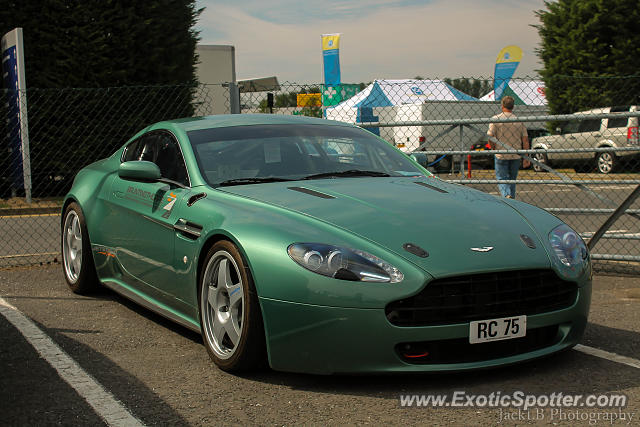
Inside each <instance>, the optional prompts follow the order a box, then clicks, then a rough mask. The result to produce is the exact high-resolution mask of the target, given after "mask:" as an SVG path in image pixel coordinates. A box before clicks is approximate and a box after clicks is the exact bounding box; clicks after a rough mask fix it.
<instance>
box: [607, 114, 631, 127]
mask: <svg viewBox="0 0 640 427" xmlns="http://www.w3.org/2000/svg"><path fill="white" fill-rule="evenodd" d="M628 120H629V118H628V117H616V118H615V119H609V124H608V125H607V128H608V129H611V128H626V127H627V121H628Z"/></svg>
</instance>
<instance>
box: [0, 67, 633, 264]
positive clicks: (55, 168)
mask: <svg viewBox="0 0 640 427" xmlns="http://www.w3.org/2000/svg"><path fill="white" fill-rule="evenodd" d="M589 83H591V86H594V85H595V86H596V87H598V86H599V87H600V88H601V90H600V91H598V90H585V93H586V94H587V95H588V94H593V95H592V96H591V97H589V96H586V95H585V97H584V98H582V99H579V100H576V101H575V102H574V103H566V102H565V103H564V104H562V105H561V106H560V107H559V106H558V105H556V104H553V105H554V108H555V111H551V110H550V107H549V103H548V102H547V99H546V94H547V92H548V89H547V88H545V85H544V84H543V83H542V82H541V81H537V80H531V79H522V80H513V81H511V82H510V83H509V85H508V87H507V88H506V90H505V93H504V95H509V96H512V97H513V98H514V100H515V104H516V105H515V108H514V113H515V114H516V115H517V117H518V119H517V120H519V121H522V122H523V123H524V126H525V127H526V133H527V135H528V141H529V142H530V149H529V150H524V149H521V150H517V151H515V153H517V154H519V155H520V156H521V157H522V158H524V159H527V160H530V162H531V164H532V165H531V166H528V167H527V168H521V170H520V171H519V174H518V179H517V181H516V182H517V198H518V199H520V200H522V201H525V202H527V203H531V204H533V205H536V206H539V207H541V208H544V209H547V210H548V211H550V212H552V213H553V214H555V215H557V216H559V217H560V218H561V219H562V220H564V221H565V222H567V223H568V224H569V225H571V226H572V227H573V228H574V229H576V230H577V231H578V232H579V233H580V234H581V235H582V236H583V237H584V238H585V240H586V241H589V240H590V239H592V238H593V236H594V235H596V237H597V241H596V239H593V240H592V253H593V258H594V260H595V266H596V268H597V269H599V270H600V271H608V272H613V273H629V274H636V275H637V274H639V273H640V249H639V248H640V245H638V240H640V227H639V224H640V223H639V219H640V202H638V201H637V200H636V199H635V198H634V197H633V196H632V195H633V192H634V190H635V189H636V188H638V185H639V184H640V145H639V143H638V120H639V118H638V116H639V115H640V112H639V109H638V108H637V107H636V106H637V105H638V104H640V101H639V100H638V95H639V94H638V91H637V89H638V87H640V77H635V78H630V77H624V78H617V79H616V78H607V79H605V80H602V81H600V80H597V79H591V80H585V79H580V80H579V81H576V80H575V79H571V78H566V77H563V78H562V79H560V78H559V79H558V81H557V82H554V85H553V90H555V91H559V90H560V89H561V88H562V85H563V84H565V85H570V84H573V85H577V84H579V85H587V86H588V85H589ZM492 85H493V82H492V80H487V79H457V80H453V81H451V80H376V81H374V82H371V83H369V84H355V85H341V86H337V87H324V86H323V85H321V84H316V85H299V84H290V83H281V84H279V86H278V87H274V88H272V91H262V92H249V91H247V92H244V91H243V88H242V87H240V88H239V92H240V93H239V96H238V94H237V93H234V92H233V91H234V90H235V88H236V87H237V86H235V85H200V86H196V87H186V86H175V87H173V86H172V87H124V88H105V89H46V90H42V89H31V90H27V92H26V94H23V95H25V96H23V97H22V99H21V100H20V102H21V103H22V104H24V105H23V106H25V105H27V106H28V110H27V111H28V126H26V127H25V126H24V124H25V123H24V122H25V120H24V118H22V120H21V118H20V117H17V114H16V111H15V109H12V106H13V105H12V99H13V100H15V98H12V95H15V94H11V93H6V92H5V93H4V96H5V99H9V103H8V105H7V106H4V107H3V109H2V115H3V116H4V117H6V118H7V120H6V121H3V122H2V125H1V126H2V127H3V129H0V137H1V138H2V143H0V144H1V145H0V146H1V147H3V148H4V149H5V150H7V151H5V153H6V155H5V156H1V157H0V232H2V234H3V236H5V238H4V239H3V240H2V241H1V242H0V267H3V266H14V265H23V264H33V263H43V262H54V261H56V260H59V259H60V256H59V210H60V204H61V200H62V197H63V196H64V194H65V193H66V192H67V191H68V189H69V188H70V186H71V183H72V180H73V177H74V176H75V174H76V172H77V171H78V170H79V169H81V168H82V167H84V166H85V165H87V164H89V163H91V162H93V161H95V160H97V159H100V158H104V157H106V156H108V155H110V154H112V153H113V152H114V151H115V150H116V149H118V148H119V147H120V146H122V144H123V143H124V142H125V141H126V140H127V139H128V138H130V137H131V136H132V135H133V134H135V133H136V132H138V131H139V130H141V129H143V128H144V127H146V126H147V125H150V124H152V123H154V122H157V121H159V120H163V119H170V118H178V117H188V116H194V115H195V116H199V115H208V114H213V113H214V112H215V113H218V112H220V111H221V110H222V111H226V112H231V111H240V113H242V114H246V113H271V114H289V115H291V114H293V115H307V116H315V117H325V118H327V119H330V120H340V121H345V122H349V123H354V124H358V125H359V126H362V127H364V128H366V129H368V130H369V131H371V132H373V133H376V134H377V135H379V136H381V137H382V138H384V139H386V140H387V141H389V142H390V143H391V144H393V145H395V146H396V147H397V148H398V149H399V150H402V151H403V152H406V153H418V154H417V155H418V157H419V158H420V159H422V160H423V163H424V164H425V165H426V166H427V167H428V168H429V169H430V170H431V171H432V172H433V173H435V174H436V175H438V176H439V177H440V178H441V179H445V180H448V181H451V182H456V183H459V184H462V185H466V186H469V187H473V188H476V189H478V190H481V191H485V192H488V193H492V194H496V195H498V194H499V193H498V187H497V184H498V181H497V180H496V175H495V171H494V154H500V153H509V154H512V153H514V151H513V150H514V148H513V147H511V146H510V145H508V144H507V145H505V144H504V141H500V140H493V141H490V140H489V139H488V137H487V129H488V126H489V124H490V123H491V122H496V121H500V119H495V118H494V119H492V117H493V116H494V115H496V114H498V113H499V112H500V111H501V108H500V103H499V102H497V101H495V100H494V98H495V97H494V94H493V92H492V91H491V90H490V89H491V88H492ZM612 94H613V95H612ZM616 94H617V95H616ZM234 102H237V103H238V105H232V104H233V103H234ZM552 113H562V114H560V115H558V114H553V115H552ZM572 113H576V114H572ZM24 129H26V130H27V132H28V135H25V134H24V133H25V131H24ZM25 136H26V137H28V151H29V156H28V157H25V155H24V152H23V150H22V147H21V144H20V142H21V141H24V140H25V139H26V138H25ZM492 142H493V149H491V147H492V144H491V143H492ZM516 148H520V147H516ZM27 169H29V170H27ZM501 182H502V183H504V182H509V181H501ZM29 183H30V185H29ZM630 196H632V197H630ZM621 207H622V208H623V209H620V208H621ZM614 213H615V215H614ZM478 215H479V216H482V215H483V213H482V212H478ZM612 215H614V216H612ZM416 221H420V216H419V215H416ZM605 223H607V228H606V229H602V225H603V224H605Z"/></svg>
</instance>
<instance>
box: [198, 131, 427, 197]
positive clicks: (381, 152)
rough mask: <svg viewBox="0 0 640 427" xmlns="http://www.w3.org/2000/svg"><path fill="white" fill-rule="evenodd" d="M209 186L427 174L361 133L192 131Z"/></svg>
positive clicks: (368, 134) (377, 139)
mask: <svg viewBox="0 0 640 427" xmlns="http://www.w3.org/2000/svg"><path fill="white" fill-rule="evenodd" d="M188 136H189V140H190V142H191V145H192V146H193V151H194V153H195V155H196V159H197V162H198V167H199V168H200V172H201V173H202V176H203V177H204V178H205V180H206V181H207V182H208V183H209V185H211V186H213V187H218V186H225V185H242V184H255V183H261V182H274V181H288V180H302V179H325V178H352V177H359V176H374V177H382V176H418V175H424V174H425V173H424V172H423V171H422V170H420V169H419V168H418V167H416V166H415V165H414V164H413V163H412V162H411V161H410V160H409V159H407V158H406V157H405V156H404V155H403V154H402V153H400V152H399V151H398V150H397V149H396V148H394V147H392V146H391V145H390V144H388V143H386V142H385V141H383V140H381V139H380V138H377V137H376V136H375V135H373V134H372V133H370V132H368V131H365V130H363V129H359V128H352V127H346V126H327V125H306V124H305V125H281V124H278V125H251V126H236V127H224V128H211V129H200V130H193V131H190V132H188Z"/></svg>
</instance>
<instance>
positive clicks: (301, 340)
mask: <svg viewBox="0 0 640 427" xmlns="http://www.w3.org/2000/svg"><path fill="white" fill-rule="evenodd" d="M590 302H591V282H588V283H587V284H583V286H581V287H579V288H578V296H577V299H576V302H575V303H574V304H573V305H572V306H571V307H569V308H566V309H563V310H557V311H553V312H549V313H543V314H536V315H531V316H527V335H528V336H529V337H530V338H532V339H533V336H534V335H536V332H541V331H547V332H548V331H551V334H552V335H553V336H552V337H551V339H550V340H548V343H546V344H543V346H542V347H541V346H537V347H535V346H534V347H535V348H533V349H531V347H526V346H524V347H522V348H525V349H527V348H528V349H527V350H523V352H518V350H515V349H514V347H513V346H517V345H518V344H517V342H516V341H517V340H518V339H512V340H504V341H497V342H494V343H482V344H468V337H469V322H465V323H459V324H448V325H439V326H421V327H398V326H394V325H392V324H391V323H390V322H389V321H388V320H387V318H386V316H385V312H384V309H359V308H341V307H328V306H318V305H310V304H300V303H294V302H287V301H280V300H274V299H269V298H260V304H261V307H262V312H263V318H264V322H265V332H266V337H267V348H268V352H269V363H270V365H271V367H272V368H273V369H275V370H281V371H290V372H306V373H317V374H333V373H369V372H370V373H374V372H379V373H383V372H429V371H464V370H470V369H478V368H487V367H494V366H501V365H507V364H513V363H517V362H522V361H526V360H530V359H534V358H538V357H542V356H545V355H548V354H552V353H555V352H558V351H561V350H564V349H568V348H571V347H573V346H574V345H576V344H578V343H579V341H580V339H581V337H582V334H583V332H584V329H585V326H586V323H587V316H588V313H589V306H590ZM518 314H520V313H513V315H514V316H515V315H518ZM538 335H539V334H538ZM547 335H548V334H547ZM525 338H526V337H525ZM520 340H523V339H520ZM406 343H412V344H416V345H418V346H422V347H426V348H429V347H430V346H431V348H433V349H437V350H436V353H437V352H440V355H439V357H440V358H439V360H438V361H436V362H435V363H430V361H429V356H427V357H423V358H420V360H416V361H415V362H414V361H413V360H411V362H408V361H407V360H408V359H407V358H406V357H403V355H402V351H401V350H400V348H403V347H402V346H404V345H405V344H406ZM496 343H499V344H498V345H499V347H494V349H495V350H496V351H488V352H487V351H485V350H486V349H487V347H485V348H482V346H488V345H492V344H496ZM401 344H402V346H400V345H401ZM442 349H448V350H444V353H443V350H442ZM476 350H477V351H476ZM503 350H504V352H503ZM446 351H450V353H449V354H450V355H451V356H452V359H456V361H455V362H454V363H447V360H446V358H447V355H446ZM463 353H464V354H470V355H471V356H470V360H469V361H465V360H464V359H465V357H466V356H464V354H463ZM514 353H515V354H514ZM443 354H444V356H443ZM461 354H462V355H461ZM474 354H475V356H474ZM471 359H473V360H471Z"/></svg>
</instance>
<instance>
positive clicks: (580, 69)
mask: <svg viewBox="0 0 640 427" xmlns="http://www.w3.org/2000/svg"><path fill="white" fill-rule="evenodd" d="M545 6H546V7H547V9H548V10H539V11H537V12H536V15H537V16H538V18H539V19H540V22H541V24H540V25H536V26H535V27H536V28H537V29H538V33H539V34H540V38H541V44H540V48H539V49H538V50H537V53H538V56H539V57H540V59H541V60H542V62H543V64H544V68H543V69H542V70H539V72H540V75H541V76H542V79H543V80H544V82H545V96H546V98H547V102H548V105H549V109H550V111H551V112H552V113H555V114H562V113H572V112H575V111H580V110H586V109H591V108H595V107H605V106H612V105H621V104H636V103H638V102H639V101H640V100H639V94H640V78H638V77H637V75H638V70H639V69H640V32H638V22H640V8H638V2H637V0H606V1H605V0H559V1H557V2H550V1H545ZM621 76H625V77H621ZM630 76H635V77H634V78H631V77H630ZM614 77H615V78H614Z"/></svg>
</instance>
